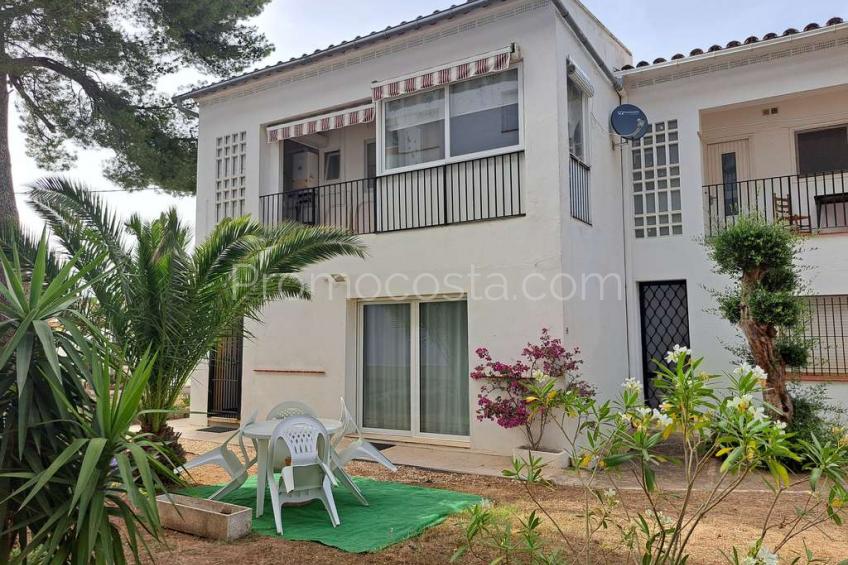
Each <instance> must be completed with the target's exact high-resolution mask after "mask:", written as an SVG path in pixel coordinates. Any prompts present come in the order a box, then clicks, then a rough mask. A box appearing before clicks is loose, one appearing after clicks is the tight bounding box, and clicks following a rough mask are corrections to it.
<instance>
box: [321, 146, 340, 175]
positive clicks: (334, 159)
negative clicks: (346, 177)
mask: <svg viewBox="0 0 848 565" xmlns="http://www.w3.org/2000/svg"><path fill="white" fill-rule="evenodd" d="M341 176H342V154H341V151H339V150H336V151H327V152H326V153H324V180H339V178H341Z"/></svg>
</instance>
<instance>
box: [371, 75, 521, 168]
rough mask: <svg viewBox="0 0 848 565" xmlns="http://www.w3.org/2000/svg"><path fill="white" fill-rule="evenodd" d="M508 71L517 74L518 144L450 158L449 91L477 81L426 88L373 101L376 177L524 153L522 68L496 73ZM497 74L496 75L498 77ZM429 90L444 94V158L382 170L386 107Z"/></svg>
mask: <svg viewBox="0 0 848 565" xmlns="http://www.w3.org/2000/svg"><path fill="white" fill-rule="evenodd" d="M512 70H517V71H518V144H517V145H510V146H508V147H498V148H495V149H487V150H485V151H478V152H476V153H466V154H465V155H457V156H456V157H451V154H450V87H451V86H453V85H455V84H459V83H460V82H468V81H471V80H475V79H478V78H481V77H470V78H468V79H466V80H462V81H454V82H451V83H449V84H446V85H444V86H438V87H436V88H428V89H426V90H419V91H417V92H414V93H411V94H407V95H404V96H395V97H393V98H390V99H388V100H378V101H377V127H376V128H375V129H376V130H377V176H383V175H393V174H395V173H405V172H409V171H418V170H421V169H429V168H430V167H438V166H439V165H446V164H449V163H462V162H463V161H472V160H474V159H482V158H484V157H492V156H495V155H504V154H506V153H515V152H516V151H523V150H524V68H523V66H522V65H521V64H520V63H519V64H516V65H513V66H511V67H509V68H508V69H504V70H503V71H500V72H499V73H504V72H508V71H512ZM499 73H498V74H499ZM431 90H443V91H444V93H445V97H444V101H445V118H444V121H445V140H444V142H445V157H444V158H443V159H435V160H433V161H427V162H426V163H418V164H416V165H407V166H405V167H396V168H394V169H387V168H386V163H385V159H386V143H385V142H386V132H385V124H386V103H387V102H391V101H394V100H399V99H401V98H408V97H409V96H415V95H418V94H421V93H422V92H429V91H431Z"/></svg>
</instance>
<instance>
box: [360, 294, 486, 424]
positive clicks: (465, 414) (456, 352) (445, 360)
mask: <svg viewBox="0 0 848 565" xmlns="http://www.w3.org/2000/svg"><path fill="white" fill-rule="evenodd" d="M361 316H362V326H361V330H360V333H361V340H360V342H361V348H362V349H361V365H360V366H361V376H362V378H361V379H360V383H361V384H360V386H361V390H360V397H361V399H362V424H363V427H365V428H369V429H372V430H379V431H386V432H401V433H406V434H412V435H437V436H468V435H469V411H470V407H469V404H468V308H467V303H466V302H465V301H464V300H462V301H460V300H450V301H448V300H440V301H434V302H418V301H412V302H403V303H398V302H392V303H371V304H364V305H363V306H362V311H361Z"/></svg>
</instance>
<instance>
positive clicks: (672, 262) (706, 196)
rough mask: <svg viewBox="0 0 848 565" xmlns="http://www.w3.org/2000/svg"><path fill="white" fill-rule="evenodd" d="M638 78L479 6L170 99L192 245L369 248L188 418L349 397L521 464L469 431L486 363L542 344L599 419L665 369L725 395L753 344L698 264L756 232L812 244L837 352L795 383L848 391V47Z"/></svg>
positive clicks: (512, 0)
mask: <svg viewBox="0 0 848 565" xmlns="http://www.w3.org/2000/svg"><path fill="white" fill-rule="evenodd" d="M808 27H810V26H808ZM631 59H632V58H631V55H630V53H629V51H628V50H627V48H626V47H625V46H624V45H622V44H621V42H620V41H618V40H617V39H616V38H615V37H614V36H613V35H612V34H611V33H610V32H609V31H608V30H607V29H606V28H605V27H604V26H603V24H602V23H601V22H599V21H598V20H597V19H596V18H595V17H594V16H593V15H592V14H591V13H590V12H589V11H588V10H587V9H586V8H585V7H584V6H582V5H581V4H580V3H579V2H578V1H576V0H498V1H492V0H470V1H468V2H466V3H465V4H462V5H460V6H456V7H453V8H449V9H446V10H443V11H438V12H435V13H433V14H431V15H428V16H423V17H420V18H417V19H415V20H413V21H411V22H406V23H401V24H399V25H397V26H394V27H390V28H387V29H385V30H383V31H379V32H374V33H372V34H369V35H367V36H364V37H358V38H356V39H353V40H351V41H346V42H342V43H340V44H338V45H335V46H330V47H328V48H327V49H324V50H320V51H316V52H315V53H312V54H309V55H304V56H302V57H300V58H296V59H292V60H290V61H285V62H280V63H278V64H275V65H271V66H269V67H266V68H263V69H259V70H257V71H253V72H250V73H247V74H244V75H241V76H237V77H233V78H231V79H228V80H225V81H222V82H219V83H215V84H211V85H209V86H206V87H203V88H199V89H197V90H194V91H192V92H189V93H186V94H183V95H181V96H179V97H177V98H178V99H180V100H184V99H188V98H191V99H193V100H194V101H195V102H196V103H197V106H198V109H199V114H200V121H199V131H198V136H199V145H198V175H197V176H198V188H197V235H198V238H200V239H202V238H203V237H204V236H205V234H206V233H208V232H209V230H210V229H211V228H212V227H213V226H214V225H215V223H216V222H218V221H220V220H221V219H222V218H224V217H227V216H233V215H240V214H248V213H249V214H253V215H254V216H256V217H257V218H260V219H261V220H262V221H264V222H266V223H268V224H270V225H273V224H275V223H277V222H280V221H287V220H295V221H300V222H304V223H309V224H325V225H333V226H340V227H343V228H346V229H349V230H351V231H353V232H355V233H357V234H360V235H361V237H362V240H363V242H364V243H365V245H367V247H368V257H367V258H366V259H365V260H361V259H354V258H349V259H336V260H333V261H330V262H326V263H323V264H321V265H318V266H317V267H316V268H314V269H310V270H309V271H308V272H306V273H304V276H305V277H307V278H308V279H309V280H311V282H312V288H313V294H314V297H313V299H312V300H311V301H309V302H304V301H299V302H298V301H282V302H278V303H274V304H272V305H270V306H268V307H267V308H266V309H265V310H264V312H263V316H262V321H261V322H259V323H254V322H246V323H247V324H248V327H247V329H248V330H249V332H250V334H252V336H253V337H252V338H251V339H244V340H242V339H241V338H238V337H234V338H229V339H224V340H222V343H221V346H220V347H219V349H218V351H217V352H215V353H214V354H213V355H211V356H210V361H209V364H208V365H203V366H201V367H199V368H198V370H197V371H196V375H195V378H194V380H193V381H192V400H191V405H192V410H193V411H196V412H198V413H206V412H208V413H209V414H210V415H214V416H226V417H231V418H238V417H239V415H240V414H243V413H249V412H252V411H253V410H259V412H260V413H264V412H265V411H267V410H268V409H270V408H271V406H273V405H274V404H276V403H278V402H280V401H282V400H285V399H298V400H302V401H305V402H307V403H309V404H311V405H312V406H314V407H315V409H316V410H317V411H318V412H320V413H322V414H327V415H332V414H335V413H336V412H337V411H338V399H339V397H340V396H344V397H345V399H346V400H347V403H348V405H349V406H350V407H351V408H352V410H353V412H354V413H355V417H356V418H357V420H358V421H359V423H360V424H361V425H362V427H363V428H364V429H365V430H366V431H367V432H368V433H369V434H371V435H373V436H374V437H378V438H381V439H384V440H388V441H409V442H428V443H439V444H444V445H452V446H457V447H464V448H471V449H475V450H479V451H486V452H496V453H508V452H509V451H510V450H511V449H512V448H513V447H515V446H517V445H518V444H520V443H521V434H520V433H519V431H517V430H503V429H501V428H499V427H497V426H496V425H495V424H493V423H491V422H487V421H484V422H481V421H478V420H477V419H476V418H475V416H474V411H475V407H476V401H477V394H478V392H479V384H478V383H476V382H474V381H471V380H470V379H469V376H468V375H469V371H470V369H471V368H472V367H473V366H474V365H475V364H476V362H477V358H476V355H475V349H476V348H477V347H480V346H485V347H487V348H488V349H489V351H490V352H491V353H492V355H493V356H495V357H498V358H502V359H504V360H507V361H509V360H511V359H512V358H513V357H515V356H516V355H517V353H518V352H519V351H520V349H521V347H522V346H523V345H524V344H526V343H527V342H528V341H530V340H532V339H534V338H535V337H536V336H538V334H539V331H540V329H541V328H543V327H544V328H549V329H550V331H551V333H552V334H553V335H555V336H559V337H562V338H563V339H564V341H565V342H566V343H567V344H569V345H576V346H579V347H580V349H581V357H582V359H583V360H584V364H583V366H582V369H581V371H582V373H583V375H584V377H585V378H586V379H587V380H589V381H590V382H591V383H592V384H593V385H594V386H595V387H596V389H597V391H598V394H599V395H600V396H602V397H610V396H613V395H615V394H616V393H617V391H618V390H620V389H619V384H620V383H621V382H622V381H623V380H624V379H625V378H626V377H627V376H631V375H632V376H635V377H640V378H643V379H644V380H645V382H646V383H648V382H649V376H650V370H649V361H650V359H651V358H652V357H655V356H657V355H658V354H659V353H661V352H664V351H665V350H666V349H668V348H669V347H670V346H671V345H673V344H674V343H687V344H689V345H691V346H692V347H693V348H695V349H697V350H698V351H699V352H700V353H703V354H706V355H708V357H709V359H710V364H711V368H713V369H715V370H722V369H725V368H726V367H727V366H728V365H729V363H730V361H731V354H730V353H728V351H727V350H726V348H725V344H726V343H728V342H733V341H734V340H735V339H738V338H737V337H736V336H735V332H734V329H733V328H732V327H731V326H730V325H729V324H727V323H726V322H724V321H723V320H721V319H719V318H718V317H717V316H715V315H714V314H712V313H710V312H709V311H708V309H709V308H710V307H711V305H712V302H713V299H712V297H711V296H710V294H709V293H708V291H707V287H709V286H711V285H712V286H721V285H723V284H726V281H723V280H722V279H720V278H719V277H716V276H715V275H713V274H712V273H711V269H710V265H709V263H708V262H707V260H706V254H705V252H704V250H703V247H702V246H701V244H700V243H699V241H698V239H699V238H703V236H704V235H705V234H709V233H711V231H712V230H716V229H721V228H722V227H723V226H724V225H726V224H727V223H728V222H730V221H732V220H733V217H734V216H736V215H738V214H740V213H743V212H745V211H748V210H760V211H762V212H763V213H765V214H766V215H767V216H768V217H769V218H771V219H775V220H777V219H781V220H791V221H793V222H797V224H798V225H797V227H798V229H799V230H802V231H803V233H804V234H805V235H809V241H811V242H812V243H814V244H815V245H814V247H815V250H810V251H809V252H807V254H806V255H805V260H806V261H808V262H809V263H810V264H811V265H812V266H814V267H815V269H814V272H815V273H816V276H815V277H814V279H813V280H812V281H811V286H810V288H811V295H814V296H811V298H810V299H809V301H810V304H811V305H812V308H811V312H812V313H813V314H812V317H813V319H812V320H811V324H810V327H809V330H810V332H811V335H812V334H815V335H816V337H819V338H821V339H820V340H819V342H818V343H820V344H823V345H821V346H820V350H819V352H818V353H817V354H816V355H814V356H813V361H812V365H811V367H807V368H801V369H799V371H800V372H803V373H804V374H805V375H808V376H810V377H811V378H819V379H827V380H831V381H833V382H835V383H838V381H839V379H840V377H841V376H844V375H846V374H848V362H846V358H845V356H846V347H845V341H846V339H848V338H846V337H845V333H846V332H845V331H844V329H843V328H844V327H846V326H845V325H843V323H842V320H843V318H844V319H845V322H846V324H848V298H846V295H848V250H846V247H845V245H846V243H848V237H846V236H845V235H844V233H842V232H843V231H844V230H845V228H848V221H846V213H845V212H846V209H848V199H846V198H845V194H846V193H848V190H846V188H845V184H844V177H843V176H842V173H841V172H835V171H840V170H842V169H845V168H848V164H846V159H848V146H846V143H848V134H846V124H848V26H846V25H845V24H842V23H841V20H838V19H834V20H831V21H830V22H828V24H827V25H825V24H823V25H822V27H820V28H819V27H816V28H815V29H812V28H811V29H806V30H805V31H803V32H798V33H789V32H787V33H786V34H782V35H780V36H775V37H773V38H770V37H763V38H761V39H760V40H758V38H749V39H747V40H745V41H744V43H739V44H736V42H734V44H729V45H728V46H727V47H726V48H721V47H718V46H714V47H713V48H710V49H709V50H707V52H706V53H700V52H698V51H693V52H692V54H690V55H689V56H686V57H683V56H675V57H674V58H672V60H671V61H669V62H665V61H662V60H657V61H655V62H654V64H647V63H640V64H639V65H637V66H636V67H633V66H632V60H631ZM622 102H629V103H633V104H636V105H638V106H640V107H641V108H642V109H643V110H644V111H645V112H646V113H647V115H648V117H649V120H650V122H651V131H650V132H648V134H647V135H646V136H645V137H643V138H642V139H640V140H639V141H638V142H634V143H629V142H625V141H624V140H622V139H621V138H620V137H618V136H617V135H614V134H613V132H612V131H611V129H610V126H609V119H610V114H611V112H612V110H613V109H614V108H615V107H616V106H618V105H619V104H621V103H622ZM846 378H848V377H846ZM838 386H840V385H838V384H834V391H835V392H836V393H837V394H840V393H842V392H841V389H839V388H838ZM845 396H848V394H845ZM646 397H647V398H648V399H649V400H652V396H651V391H650V386H649V385H648V384H646ZM193 417H194V418H195V419H196V420H197V421H198V422H203V421H205V420H206V417H205V416H202V415H200V414H198V415H196V416H193Z"/></svg>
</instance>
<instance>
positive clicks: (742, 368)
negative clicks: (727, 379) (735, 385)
mask: <svg viewBox="0 0 848 565" xmlns="http://www.w3.org/2000/svg"><path fill="white" fill-rule="evenodd" d="M752 369H753V367H751V365H750V363H742V364H741V365H739V366H738V367H736V368H735V369H733V375H734V376H736V377H744V376H745V375H747V374H748V373H750V372H751V370H752Z"/></svg>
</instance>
